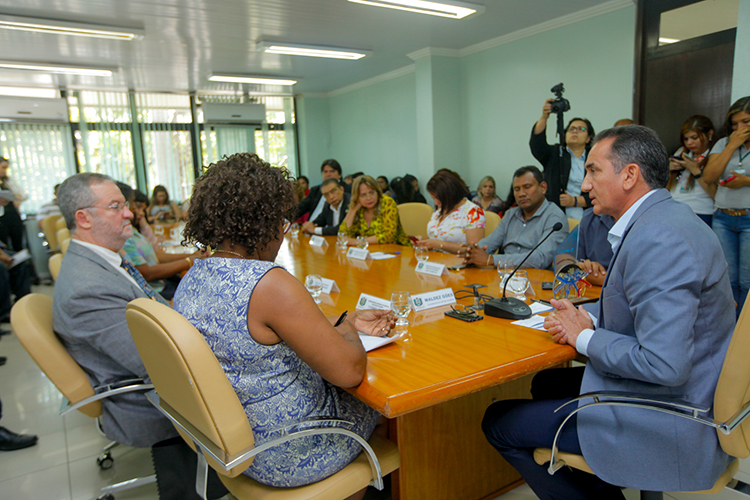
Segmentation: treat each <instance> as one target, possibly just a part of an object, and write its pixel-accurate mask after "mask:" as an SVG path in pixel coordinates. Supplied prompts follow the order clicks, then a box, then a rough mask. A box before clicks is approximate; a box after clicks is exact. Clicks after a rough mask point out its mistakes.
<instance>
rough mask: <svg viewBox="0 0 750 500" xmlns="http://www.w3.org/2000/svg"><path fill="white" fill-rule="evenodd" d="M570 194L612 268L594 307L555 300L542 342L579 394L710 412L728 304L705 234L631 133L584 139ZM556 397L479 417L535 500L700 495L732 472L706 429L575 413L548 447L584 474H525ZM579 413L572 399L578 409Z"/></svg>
mask: <svg viewBox="0 0 750 500" xmlns="http://www.w3.org/2000/svg"><path fill="white" fill-rule="evenodd" d="M595 143H596V144H595V146H594V148H593V149H592V150H591V153H590V155H589V158H588V159H587V164H586V177H585V179H584V182H583V187H582V189H583V190H584V191H586V192H588V193H589V195H590V197H591V200H592V204H593V207H594V212H595V213H597V214H608V215H611V216H612V217H614V219H615V221H616V222H615V225H614V226H612V228H611V229H610V231H609V234H608V240H609V242H610V244H611V245H612V249H613V253H614V256H613V259H612V262H611V264H610V267H609V270H608V272H607V275H606V280H605V282H604V287H603V289H602V294H601V299H600V301H599V304H598V307H594V308H591V309H589V310H585V309H583V308H579V309H576V308H575V307H574V306H573V305H572V304H571V303H570V302H568V301H567V300H563V301H559V302H558V301H553V305H554V306H555V308H556V310H555V311H554V312H553V313H551V314H550V316H549V317H548V319H547V320H546V321H545V328H546V329H547V330H548V331H549V333H550V334H552V338H553V339H554V340H555V341H557V342H560V343H563V344H570V345H571V346H573V347H575V348H576V349H577V350H578V351H579V352H580V353H581V354H583V355H586V356H588V358H589V360H588V364H587V366H586V369H585V371H584V373H583V380H582V383H581V386H580V392H581V393H586V392H592V391H603V390H604V391H628V392H635V393H641V394H649V395H654V396H660V397H668V398H669V397H672V398H680V399H684V400H687V401H689V402H691V403H693V404H695V405H696V406H702V407H709V408H710V407H711V406H712V404H713V397H714V391H715V389H716V383H717V381H718V378H719V373H720V371H721V367H722V363H723V361H724V356H725V354H726V350H727V347H728V345H729V341H730V338H731V335H732V331H733V329H734V314H733V312H732V311H733V310H734V304H733V299H732V291H731V287H730V285H729V278H728V275H727V264H726V261H725V260H724V259H722V258H721V255H722V253H721V247H720V245H719V242H718V240H717V238H716V237H715V235H714V233H713V232H712V231H711V230H710V229H709V228H708V227H705V228H704V227H702V226H704V225H705V224H702V223H701V221H700V220H699V219H698V218H697V217H695V215H694V214H693V213H692V211H691V210H690V209H689V208H688V207H687V206H686V205H684V204H682V203H678V202H676V201H674V200H672V198H671V197H670V195H669V192H668V191H666V190H665V189H664V186H665V185H666V183H667V179H668V160H667V153H666V150H665V148H664V146H663V145H662V144H661V142H660V141H659V139H658V137H657V136H656V134H655V133H654V132H653V131H651V130H650V129H647V128H645V127H640V126H636V125H633V126H628V127H617V128H614V129H609V130H605V131H604V132H602V133H600V134H599V135H598V136H597V137H596V141H595ZM576 389H578V388H571V387H567V388H566V387H561V388H560V391H559V393H560V394H559V398H560V399H549V400H534V401H528V400H523V401H505V402H500V403H496V404H494V405H492V406H490V408H489V409H488V410H487V413H486V414H485V419H484V422H483V423H482V425H483V429H484V431H485V434H486V435H487V438H488V440H489V442H490V443H491V444H492V445H493V446H495V448H496V449H497V450H498V451H500V453H501V454H502V455H503V457H505V458H506V459H507V460H508V461H509V462H510V463H511V464H512V465H513V466H514V467H516V469H518V470H519V472H521V474H522V475H523V476H524V479H526V481H527V482H528V483H529V485H530V486H531V488H532V489H533V490H534V492H535V493H536V494H537V495H538V496H539V498H542V499H553V498H554V499H581V498H608V499H609V498H623V497H622V493H621V492H620V491H619V488H617V487H615V486H612V485H617V486H629V487H633V488H638V489H643V490H655V491H665V490H666V491H677V490H683V491H694V490H703V489H708V488H710V487H711V486H713V484H714V482H715V481H716V479H717V478H718V476H719V475H720V474H721V472H723V471H724V470H725V469H726V466H727V465H728V464H729V462H730V461H731V460H732V459H731V457H729V456H728V455H727V454H726V453H724V451H723V450H722V449H721V447H720V445H719V443H718V438H717V435H716V431H715V430H713V429H711V428H709V427H706V426H702V425H700V424H697V423H694V422H691V421H689V420H687V419H684V418H678V417H675V416H670V415H667V414H664V413H660V412H654V411H648V410H642V409H635V408H626V407H613V406H601V407H595V408H588V409H586V410H583V411H582V412H580V413H579V414H577V415H575V416H574V417H573V418H572V419H571V420H570V421H569V422H568V423H567V424H566V427H565V428H564V431H563V433H562V434H561V438H560V440H559V442H558V444H559V449H560V450H562V451H566V452H571V453H578V454H583V457H584V458H585V459H586V461H587V463H588V464H589V466H590V467H591V469H592V470H593V471H594V472H595V473H596V476H593V475H590V474H585V473H580V472H578V471H572V470H569V469H566V468H564V469H561V470H559V471H558V472H557V473H556V474H555V475H554V476H550V475H548V474H547V472H546V468H545V467H543V466H539V465H536V463H534V461H533V458H532V452H533V449H534V448H536V447H545V448H548V447H550V446H551V444H552V439H553V437H554V433H555V431H556V430H557V427H558V426H559V424H560V423H561V422H562V420H563V419H564V418H565V417H566V416H567V414H568V413H570V411H571V410H572V408H571V407H572V406H573V405H569V406H567V407H565V409H563V410H561V411H559V412H557V413H554V409H555V408H557V407H558V406H560V405H561V404H563V403H564V402H565V401H569V400H570V397H571V396H572V394H574V393H575V392H577V391H576ZM588 402H591V401H590V400H588V401H586V400H584V402H583V403H588Z"/></svg>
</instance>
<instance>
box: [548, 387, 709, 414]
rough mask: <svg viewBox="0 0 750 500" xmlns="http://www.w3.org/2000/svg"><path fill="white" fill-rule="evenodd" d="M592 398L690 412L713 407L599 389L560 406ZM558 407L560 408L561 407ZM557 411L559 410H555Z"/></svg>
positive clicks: (667, 398)
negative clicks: (652, 405)
mask: <svg viewBox="0 0 750 500" xmlns="http://www.w3.org/2000/svg"><path fill="white" fill-rule="evenodd" d="M589 398H592V399H593V400H594V401H595V402H597V403H598V402H599V398H608V401H635V402H639V403H650V404H654V405H664V406H666V407H671V408H676V409H681V410H686V411H690V412H698V413H706V412H707V411H708V410H710V409H711V407H710V406H709V407H706V408H702V407H699V406H695V405H694V404H693V403H691V402H689V401H686V400H684V399H682V396H681V397H662V396H655V395H653V394H639V393H636V392H625V391H598V392H587V393H585V394H581V395H580V396H578V397H576V398H573V399H571V400H570V401H568V402H567V403H565V404H564V405H562V406H560V408H562V407H564V406H566V405H569V404H570V403H573V402H575V401H581V400H584V399H589ZM560 408H558V410H559V409H560ZM555 411H557V410H555Z"/></svg>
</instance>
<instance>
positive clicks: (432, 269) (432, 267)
mask: <svg viewBox="0 0 750 500" xmlns="http://www.w3.org/2000/svg"><path fill="white" fill-rule="evenodd" d="M417 272H418V273H424V274H430V275H432V276H442V275H444V274H448V270H447V269H446V268H445V264H438V263H437V262H419V263H418V264H417Z"/></svg>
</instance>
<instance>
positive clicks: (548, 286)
mask: <svg viewBox="0 0 750 500" xmlns="http://www.w3.org/2000/svg"><path fill="white" fill-rule="evenodd" d="M542 290H552V282H551V281H542Z"/></svg>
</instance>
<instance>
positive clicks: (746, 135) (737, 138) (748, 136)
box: [727, 127, 750, 150]
mask: <svg viewBox="0 0 750 500" xmlns="http://www.w3.org/2000/svg"><path fill="white" fill-rule="evenodd" d="M747 141H750V128H748V127H742V128H738V129H737V130H735V131H734V132H732V135H730V136H729V143H728V144H727V147H730V148H732V150H735V149H737V148H739V147H740V146H742V145H743V144H745V143H746V142H747Z"/></svg>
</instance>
